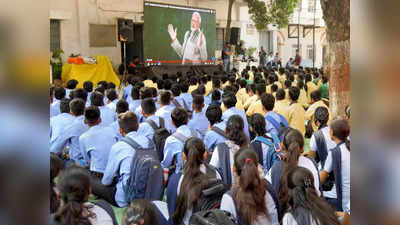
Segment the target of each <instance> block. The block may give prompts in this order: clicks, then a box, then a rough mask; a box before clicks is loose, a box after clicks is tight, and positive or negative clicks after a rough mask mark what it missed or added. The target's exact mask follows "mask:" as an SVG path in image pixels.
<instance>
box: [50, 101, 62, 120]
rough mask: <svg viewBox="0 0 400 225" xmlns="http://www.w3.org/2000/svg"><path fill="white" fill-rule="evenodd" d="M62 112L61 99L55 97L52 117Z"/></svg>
mask: <svg viewBox="0 0 400 225" xmlns="http://www.w3.org/2000/svg"><path fill="white" fill-rule="evenodd" d="M59 114H60V100H58V99H54V101H53V103H51V104H50V118H51V117H53V116H57V115H59Z"/></svg>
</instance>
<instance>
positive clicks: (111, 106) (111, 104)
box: [106, 98, 119, 112]
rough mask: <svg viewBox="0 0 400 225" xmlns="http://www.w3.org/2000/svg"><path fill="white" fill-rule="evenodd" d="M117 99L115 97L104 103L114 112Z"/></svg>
mask: <svg viewBox="0 0 400 225" xmlns="http://www.w3.org/2000/svg"><path fill="white" fill-rule="evenodd" d="M118 101H119V99H118V98H117V99H115V100H114V101H112V102H110V103H108V104H107V105H106V107H107V108H109V109H111V110H112V111H113V112H115V109H116V108H117V103H118Z"/></svg>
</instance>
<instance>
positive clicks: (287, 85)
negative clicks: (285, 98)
mask: <svg viewBox="0 0 400 225" xmlns="http://www.w3.org/2000/svg"><path fill="white" fill-rule="evenodd" d="M284 84H285V87H287V88H290V87H291V86H292V81H290V80H285V82H284Z"/></svg>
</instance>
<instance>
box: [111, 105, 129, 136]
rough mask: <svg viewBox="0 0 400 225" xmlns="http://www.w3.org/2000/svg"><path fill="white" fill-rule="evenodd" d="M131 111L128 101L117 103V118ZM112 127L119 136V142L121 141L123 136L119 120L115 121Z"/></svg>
mask: <svg viewBox="0 0 400 225" xmlns="http://www.w3.org/2000/svg"><path fill="white" fill-rule="evenodd" d="M127 111H129V104H128V102H127V101H125V100H123V99H121V100H119V101H118V102H117V106H116V107H115V112H116V113H117V118H118V115H119V114H121V113H124V112H127ZM110 127H111V128H112V129H113V130H114V132H115V135H116V136H117V141H120V140H121V139H122V138H123V137H122V134H121V133H120V132H119V123H118V119H117V120H116V121H114V122H113V123H112V124H110Z"/></svg>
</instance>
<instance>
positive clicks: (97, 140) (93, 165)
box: [79, 95, 117, 177]
mask: <svg viewBox="0 0 400 225" xmlns="http://www.w3.org/2000/svg"><path fill="white" fill-rule="evenodd" d="M92 96H93V95H92ZM100 113H101V112H100V110H99V109H98V108H97V107H96V106H89V107H88V108H86V109H85V121H84V122H85V124H87V125H88V127H89V130H87V131H86V132H85V133H83V134H82V135H81V136H80V137H79V149H80V151H81V153H82V155H83V158H84V159H85V165H86V166H87V167H88V168H89V170H90V171H91V172H92V174H94V175H96V176H98V177H102V176H103V175H102V174H103V173H104V170H105V168H106V165H107V160H108V154H109V152H110V149H111V146H112V145H113V144H115V143H116V142H117V137H116V135H115V133H114V131H113V129H112V128H111V127H106V126H103V125H101V117H100Z"/></svg>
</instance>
